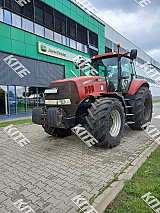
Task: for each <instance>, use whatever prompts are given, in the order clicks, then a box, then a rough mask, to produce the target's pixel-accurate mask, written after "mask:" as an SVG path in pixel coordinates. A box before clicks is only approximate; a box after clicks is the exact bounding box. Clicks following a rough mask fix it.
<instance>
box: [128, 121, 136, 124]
mask: <svg viewBox="0 0 160 213" xmlns="http://www.w3.org/2000/svg"><path fill="white" fill-rule="evenodd" d="M127 124H135V122H134V121H128V122H127Z"/></svg>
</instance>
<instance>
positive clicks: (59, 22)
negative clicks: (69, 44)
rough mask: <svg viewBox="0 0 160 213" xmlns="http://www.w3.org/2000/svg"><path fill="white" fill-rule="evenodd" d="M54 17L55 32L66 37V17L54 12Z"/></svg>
mask: <svg viewBox="0 0 160 213" xmlns="http://www.w3.org/2000/svg"><path fill="white" fill-rule="evenodd" d="M54 17H55V31H56V32H58V33H60V34H62V35H66V16H65V15H63V14H62V13H60V12H58V11H54Z"/></svg>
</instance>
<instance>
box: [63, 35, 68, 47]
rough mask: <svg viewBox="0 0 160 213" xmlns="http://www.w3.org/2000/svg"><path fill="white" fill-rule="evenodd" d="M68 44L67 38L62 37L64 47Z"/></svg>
mask: <svg viewBox="0 0 160 213" xmlns="http://www.w3.org/2000/svg"><path fill="white" fill-rule="evenodd" d="M66 43H67V42H66V36H62V44H63V45H66Z"/></svg>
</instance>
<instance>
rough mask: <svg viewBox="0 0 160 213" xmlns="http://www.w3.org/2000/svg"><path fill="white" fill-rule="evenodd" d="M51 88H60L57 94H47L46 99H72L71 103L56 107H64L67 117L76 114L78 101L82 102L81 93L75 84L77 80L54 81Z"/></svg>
mask: <svg viewBox="0 0 160 213" xmlns="http://www.w3.org/2000/svg"><path fill="white" fill-rule="evenodd" d="M49 88H50V89H51V88H58V93H57V94H47V95H46V98H45V99H46V100H62V99H70V100H71V105H61V106H58V105H54V107H60V108H62V109H63V110H64V111H65V113H66V115H67V117H72V116H75V112H76V110H77V106H78V103H79V102H80V98H79V93H78V90H77V85H76V84H75V82H73V81H67V82H54V83H51V84H50V86H49ZM50 106H51V105H50ZM50 106H49V107H50ZM52 107H53V106H52Z"/></svg>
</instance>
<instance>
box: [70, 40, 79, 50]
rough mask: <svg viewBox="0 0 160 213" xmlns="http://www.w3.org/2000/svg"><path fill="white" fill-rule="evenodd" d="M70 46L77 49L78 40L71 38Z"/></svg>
mask: <svg viewBox="0 0 160 213" xmlns="http://www.w3.org/2000/svg"><path fill="white" fill-rule="evenodd" d="M70 47H71V48H73V49H77V42H76V41H74V40H72V39H70Z"/></svg>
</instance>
